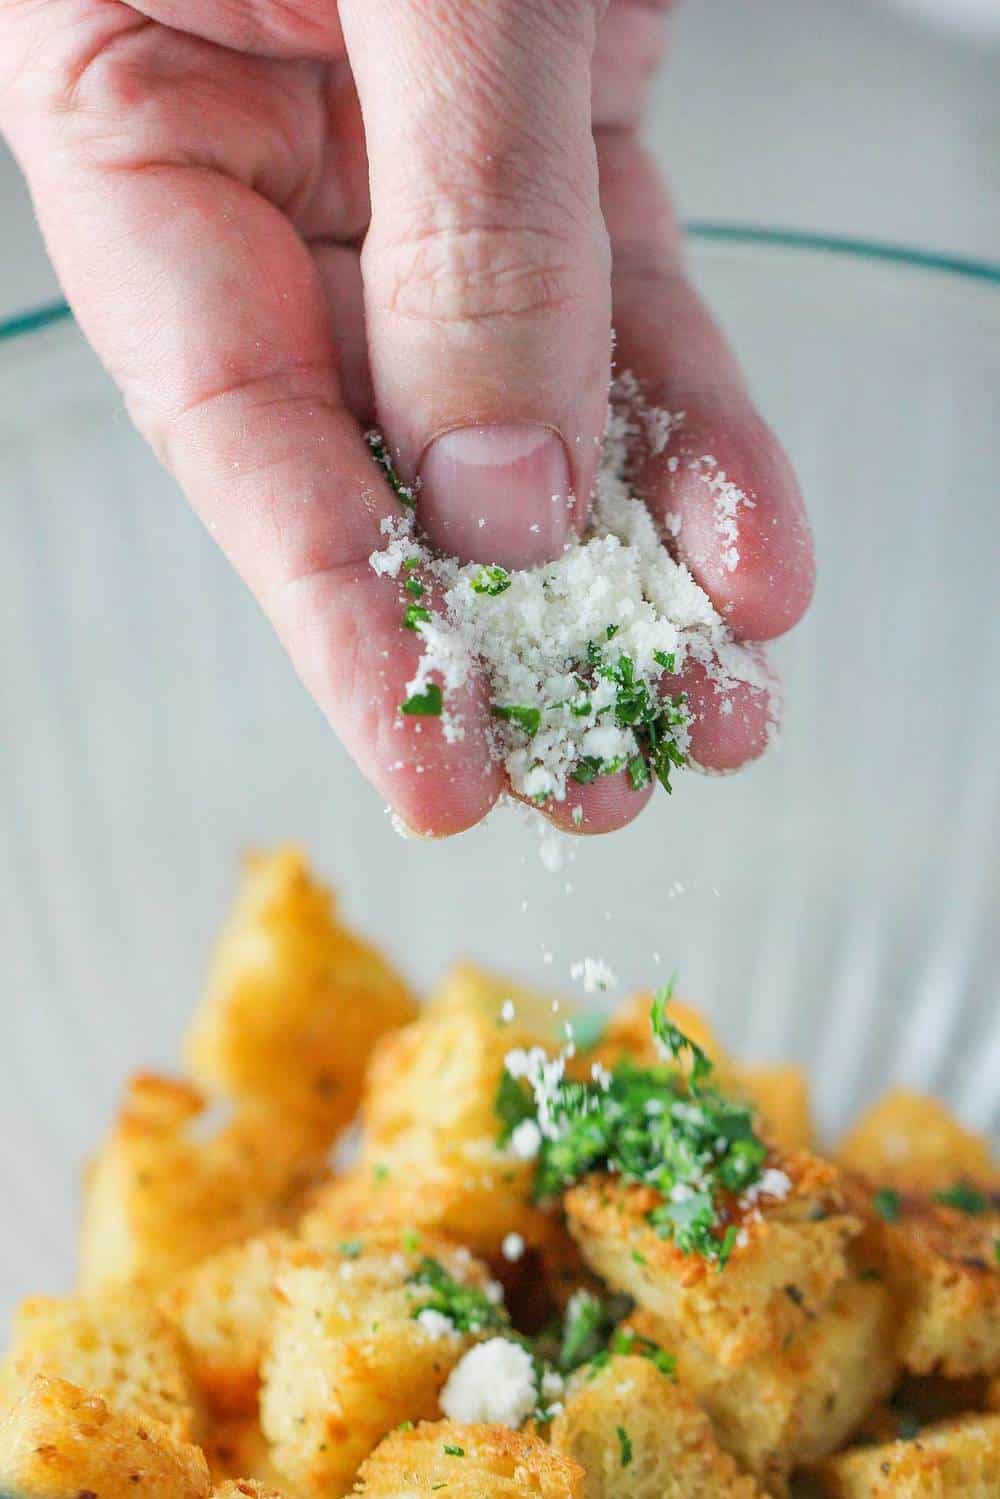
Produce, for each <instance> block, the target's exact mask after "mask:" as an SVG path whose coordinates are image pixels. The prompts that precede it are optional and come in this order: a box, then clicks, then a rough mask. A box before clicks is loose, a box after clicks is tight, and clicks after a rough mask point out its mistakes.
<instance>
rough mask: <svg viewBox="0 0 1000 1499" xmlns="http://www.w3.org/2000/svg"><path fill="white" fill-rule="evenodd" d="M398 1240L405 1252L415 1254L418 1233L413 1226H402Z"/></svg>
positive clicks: (418, 1245) (418, 1238)
mask: <svg viewBox="0 0 1000 1499" xmlns="http://www.w3.org/2000/svg"><path fill="white" fill-rule="evenodd" d="M400 1242H401V1243H402V1246H403V1248H404V1250H405V1251H406V1253H407V1254H416V1252H417V1250H418V1249H419V1248H420V1235H419V1234H418V1233H417V1231H416V1229H415V1228H404V1229H403V1232H402V1234H401V1235H400Z"/></svg>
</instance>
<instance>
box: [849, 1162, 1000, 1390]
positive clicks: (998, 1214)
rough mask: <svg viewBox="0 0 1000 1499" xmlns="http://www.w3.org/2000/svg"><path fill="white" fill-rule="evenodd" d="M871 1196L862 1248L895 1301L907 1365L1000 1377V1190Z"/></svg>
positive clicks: (882, 1190) (881, 1191) (868, 1194)
mask: <svg viewBox="0 0 1000 1499" xmlns="http://www.w3.org/2000/svg"><path fill="white" fill-rule="evenodd" d="M866 1197H867V1202H868V1205H869V1206H870V1208H871V1209H872V1217H871V1221H870V1223H869V1225H868V1227H867V1228H866V1231H865V1235H864V1240H863V1244H862V1252H863V1253H864V1254H865V1256H866V1257H867V1258H868V1260H869V1261H870V1263H871V1264H872V1265H873V1266H874V1267H875V1268H876V1269H877V1270H878V1273H879V1274H880V1275H881V1276H882V1277H883V1279H884V1281H885V1283H886V1285H887V1286H888V1288H889V1290H890V1291H891V1292H892V1295H893V1297H894V1299H895V1301H896V1305H897V1316H898V1325H897V1346H898V1349H899V1354H900V1358H901V1359H902V1361H903V1363H904V1364H905V1366H906V1368H907V1369H909V1370H910V1371H911V1372H913V1373H915V1374H930V1373H938V1374H944V1375H947V1376H949V1377H952V1378H957V1377H960V1376H962V1375H968V1374H984V1375H992V1374H1000V1260H998V1258H997V1249H996V1245H997V1243H998V1242H1000V1194H997V1193H992V1194H991V1193H988V1192H979V1191H978V1190H976V1191H975V1192H973V1191H972V1189H969V1188H966V1189H964V1191H963V1193H962V1194H960V1196H958V1197H955V1198H952V1199H951V1200H950V1201H949V1202H944V1201H940V1200H938V1201H933V1200H932V1201H928V1200H927V1199H926V1198H921V1197H915V1196H909V1195H904V1194H902V1193H900V1192H897V1191H896V1190H894V1189H892V1188H884V1187H882V1188H879V1189H878V1190H875V1191H871V1190H868V1191H866ZM959 1201H962V1202H963V1203H964V1206H961V1207H960V1206H958V1205H957V1203H958V1202H959Z"/></svg>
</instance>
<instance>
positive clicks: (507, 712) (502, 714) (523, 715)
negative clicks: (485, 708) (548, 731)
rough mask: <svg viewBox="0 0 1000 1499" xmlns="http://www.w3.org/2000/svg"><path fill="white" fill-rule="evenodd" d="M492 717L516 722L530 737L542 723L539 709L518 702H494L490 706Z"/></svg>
mask: <svg viewBox="0 0 1000 1499" xmlns="http://www.w3.org/2000/svg"><path fill="white" fill-rule="evenodd" d="M491 711H492V713H493V717H494V718H503V719H505V720H506V721H507V722H508V723H516V724H518V725H519V727H520V728H522V729H523V730H524V732H525V733H526V734H527V735H528V738H529V739H530V738H532V737H533V735H535V734H537V733H538V730H539V729H540V727H541V723H542V714H541V709H539V708H526V707H522V706H521V705H520V704H519V703H510V704H506V705H504V704H500V703H494V704H493V707H492V710H491Z"/></svg>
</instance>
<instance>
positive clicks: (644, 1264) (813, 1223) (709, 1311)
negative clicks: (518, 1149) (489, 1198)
mask: <svg viewBox="0 0 1000 1499" xmlns="http://www.w3.org/2000/svg"><path fill="white" fill-rule="evenodd" d="M771 1169H774V1170H775V1171H776V1173H777V1175H778V1177H779V1179H781V1180H782V1182H783V1186H784V1190H785V1195H784V1196H783V1197H781V1198H777V1197H770V1196H767V1195H765V1194H761V1195H760V1196H759V1197H758V1199H757V1201H756V1202H755V1203H754V1204H753V1205H752V1206H750V1207H748V1208H747V1209H746V1210H745V1211H744V1212H743V1213H742V1214H741V1217H740V1220H739V1224H738V1226H739V1228H740V1234H739V1238H738V1239H737V1243H736V1247H735V1248H734V1250H733V1252H732V1255H731V1258H730V1259H729V1261H728V1263H727V1264H726V1266H725V1268H724V1269H723V1270H721V1271H720V1270H719V1268H718V1265H717V1263H715V1262H713V1261H708V1260H706V1259H704V1258H702V1257H701V1256H700V1255H697V1254H687V1255H686V1254H683V1253H682V1252H681V1251H680V1250H679V1249H678V1248H677V1246H676V1245H675V1244H674V1243H673V1242H672V1241H671V1240H669V1239H664V1238H661V1237H660V1235H659V1234H658V1232H657V1230H656V1229H655V1228H654V1227H653V1226H652V1225H651V1224H650V1223H649V1221H648V1219H649V1213H650V1212H651V1211H652V1210H653V1209H654V1208H655V1207H656V1206H657V1205H658V1204H659V1202H660V1200H661V1199H660V1197H659V1195H658V1194H657V1193H656V1192H655V1191H653V1190H652V1189H651V1188H649V1187H644V1186H630V1185H627V1184H625V1183H623V1182H622V1181H620V1180H619V1179H618V1178H616V1177H613V1176H608V1175H601V1174H598V1175H594V1176H591V1177H588V1178H586V1179H585V1180H584V1181H583V1182H581V1183H580V1184H579V1185H578V1186H575V1187H573V1188H571V1189H570V1191H569V1192H567V1194H566V1197H565V1207H566V1215H567V1221H568V1224H569V1230H570V1232H571V1234H572V1235H573V1237H574V1239H576V1241H577V1243H578V1244H579V1246H580V1250H581V1252H582V1254H583V1257H584V1259H585V1260H586V1261H587V1263H588V1264H589V1265H590V1267H591V1269H592V1270H595V1271H596V1272H597V1274H598V1275H600V1276H602V1277H603V1278H604V1279H605V1280H606V1281H607V1282H608V1283H609V1285H611V1286H613V1287H614V1288H615V1289H616V1290H618V1291H625V1292H627V1293H628V1294H629V1295H630V1296H632V1297H634V1298H635V1300H636V1301H637V1302H638V1304H639V1306H640V1307H643V1308H644V1309H646V1310H647V1311H650V1312H652V1313H653V1314H654V1315H655V1316H658V1317H660V1318H662V1319H663V1320H664V1321H666V1322H668V1323H670V1324H671V1325H672V1326H675V1327H676V1328H677V1329H678V1332H679V1333H680V1334H681V1335H682V1336H684V1337H690V1338H693V1339H694V1340H695V1341H696V1342H697V1343H699V1344H700V1345H701V1347H702V1348H704V1349H705V1351H706V1352H708V1353H710V1354H711V1355H712V1357H713V1358H716V1359H718V1360H720V1361H721V1362H722V1363H724V1364H729V1365H736V1364H740V1363H742V1362H743V1361H744V1360H746V1359H748V1358H752V1357H754V1355H756V1354H760V1353H764V1352H767V1351H768V1350H771V1349H775V1348H779V1347H780V1346H781V1345H782V1343H783V1342H784V1341H785V1340H786V1339H787V1338H789V1337H792V1336H794V1335H795V1334H796V1333H798V1332H801V1331H802V1329H803V1328H804V1327H805V1325H806V1323H807V1322H808V1321H810V1320H811V1319H812V1318H813V1317H815V1316H817V1315H818V1313H819V1312H821V1311H822V1310H823V1308H824V1307H825V1306H826V1305H827V1304H828V1303H829V1301H830V1299H831V1297H832V1295H833V1293H834V1291H835V1289H836V1288H837V1286H838V1285H839V1284H840V1283H841V1282H842V1281H843V1279H844V1277H845V1275H846V1274H847V1258H846V1250H847V1246H848V1245H849V1243H850V1241H851V1240H852V1239H853V1238H854V1236H855V1235H856V1234H857V1233H858V1232H859V1230H860V1228H861V1222H860V1220H859V1219H858V1218H857V1217H855V1216H853V1215H852V1214H851V1213H849V1212H848V1211H847V1210H846V1204H845V1198H844V1195H843V1192H842V1189H841V1183H840V1179H839V1174H838V1172H837V1171H836V1169H835V1168H834V1167H832V1166H830V1165H829V1164H828V1163H827V1162H825V1161H821V1160H819V1159H818V1158H817V1157H815V1156H809V1155H799V1156H794V1157H787V1158H783V1159H782V1162H781V1166H780V1169H779V1168H778V1167H777V1166H776V1165H772V1168H771Z"/></svg>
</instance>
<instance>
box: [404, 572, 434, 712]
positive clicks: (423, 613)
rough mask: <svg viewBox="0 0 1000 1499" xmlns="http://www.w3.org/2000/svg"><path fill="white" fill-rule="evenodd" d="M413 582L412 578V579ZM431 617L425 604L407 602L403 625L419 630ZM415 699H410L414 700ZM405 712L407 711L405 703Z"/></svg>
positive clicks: (409, 628)
mask: <svg viewBox="0 0 1000 1499" xmlns="http://www.w3.org/2000/svg"><path fill="white" fill-rule="evenodd" d="M411 582H412V579H411ZM430 617H431V611H430V610H429V609H425V608H424V606H423V604H407V606H406V609H405V611H404V613H403V626H404V628H405V629H407V630H419V628H420V626H421V625H422V624H426V623H427V622H428V620H429V619H430ZM412 701H413V699H412V698H411V699H410V702H412ZM403 712H404V713H405V712H406V707H405V705H404V707H403Z"/></svg>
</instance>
